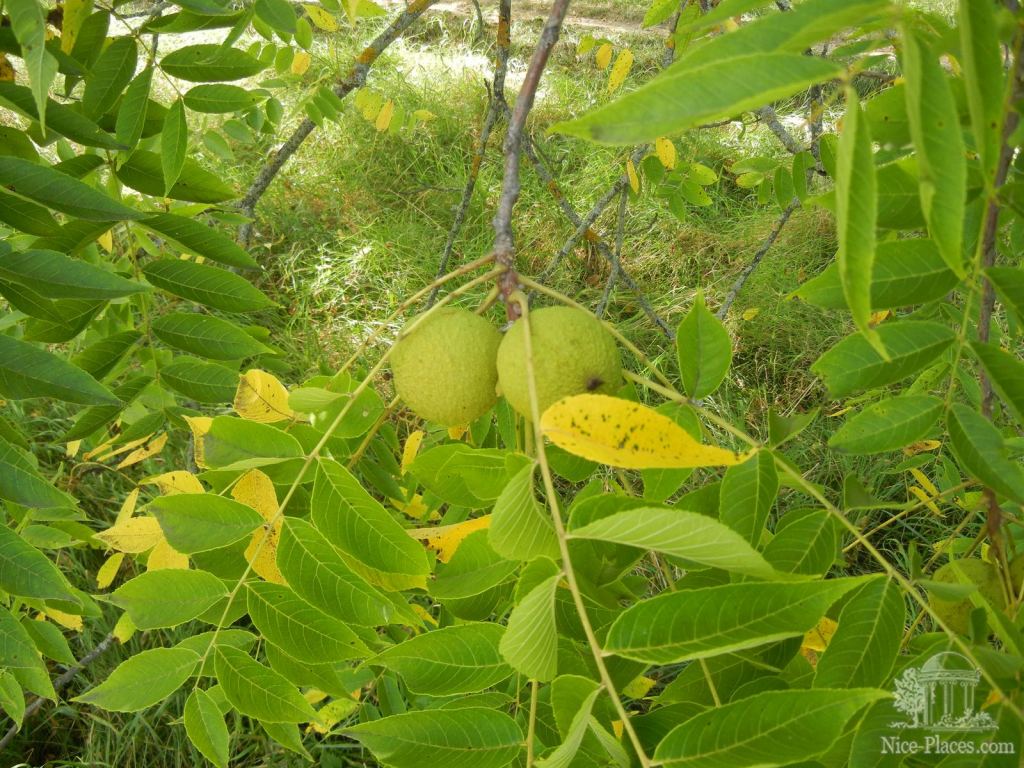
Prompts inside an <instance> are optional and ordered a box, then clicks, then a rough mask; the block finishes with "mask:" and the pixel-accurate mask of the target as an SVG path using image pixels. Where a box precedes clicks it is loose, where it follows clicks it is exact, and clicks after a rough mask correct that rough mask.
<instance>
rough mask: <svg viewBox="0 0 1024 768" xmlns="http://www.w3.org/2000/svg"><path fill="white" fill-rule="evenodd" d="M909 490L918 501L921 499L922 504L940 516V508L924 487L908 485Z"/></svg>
mask: <svg viewBox="0 0 1024 768" xmlns="http://www.w3.org/2000/svg"><path fill="white" fill-rule="evenodd" d="M910 492H911V493H912V494H914V496H916V497H917V498H918V500H919V501H923V502H924V505H925V506H926V507H928V509H929V510H930V511H931V512H932V513H933V514H936V515H938V516H939V517H942V510H941V509H939V507H938V505H937V504H936V503H935V501H934V500H933V497H932V496H929V495H928V492H927V491H925V489H924V488H921V487H920V486H917V485H912V486H910Z"/></svg>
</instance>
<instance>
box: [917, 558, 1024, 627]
mask: <svg viewBox="0 0 1024 768" xmlns="http://www.w3.org/2000/svg"><path fill="white" fill-rule="evenodd" d="M957 569H959V570H960V572H961V573H963V575H964V577H965V578H966V579H967V580H968V581H970V582H971V583H972V584H974V585H975V586H976V587H977V588H978V592H979V593H981V595H982V597H984V598H985V599H986V600H987V601H988V602H989V604H990V605H992V607H994V608H996V609H997V610H1002V609H1003V608H1005V607H1006V598H1005V597H1004V596H1003V588H1002V585H1001V584H1000V583H999V572H998V571H997V570H996V567H995V566H994V565H992V563H989V562H987V561H985V560H980V559H978V558H975V557H969V558H964V559H962V560H957V561H956V562H955V563H954V562H949V563H946V564H945V565H943V566H942V567H941V568H939V569H938V570H936V571H935V573H934V574H932V581H938V582H941V583H943V584H959V583H961V582H960V578H959V576H958V574H957ZM1022 581H1024V553H1022V554H1019V555H1017V556H1016V557H1015V558H1014V559H1013V560H1012V561H1011V562H1010V582H1011V583H1012V584H1013V588H1014V589H1015V590H1020V587H1021V582H1022ZM928 602H929V604H930V605H931V607H932V609H933V610H934V611H935V613H936V614H937V615H938V617H939V618H940V619H942V620H943V621H944V622H946V624H947V625H948V626H949V628H950V629H952V630H953V631H954V632H958V633H960V634H961V635H966V634H967V631H968V629H970V621H971V611H973V610H974V603H973V602H972V601H971V598H970V597H965V598H963V599H962V600H945V599H943V598H941V597H939V596H938V595H936V594H934V593H930V594H929V595H928Z"/></svg>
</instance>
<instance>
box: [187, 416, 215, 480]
mask: <svg viewBox="0 0 1024 768" xmlns="http://www.w3.org/2000/svg"><path fill="white" fill-rule="evenodd" d="M182 418H184V419H185V423H187V424H188V428H189V429H190V430H191V431H192V456H193V458H194V459H195V462H196V466H197V467H199V468H200V469H206V454H205V453H204V451H203V436H204V435H206V433H207V432H209V431H210V425H211V424H213V419H212V418H210V417H209V416H183V417H182Z"/></svg>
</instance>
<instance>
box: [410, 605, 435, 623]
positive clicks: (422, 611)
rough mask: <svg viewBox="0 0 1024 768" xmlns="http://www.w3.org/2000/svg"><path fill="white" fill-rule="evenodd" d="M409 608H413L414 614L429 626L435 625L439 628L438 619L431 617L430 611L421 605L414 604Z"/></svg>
mask: <svg viewBox="0 0 1024 768" xmlns="http://www.w3.org/2000/svg"><path fill="white" fill-rule="evenodd" d="M409 607H410V608H412V612H413V613H415V614H416V615H417V616H419V617H420V618H421V619H423V620H424V621H425V622H427V623H428V624H433V625H434V626H435V627H436V626H437V619H435V618H434V617H433V615H431V613H430V611H428V610H427V609H426V608H424V607H423V606H422V605H420V604H419V603H412V604H411V605H410V606H409Z"/></svg>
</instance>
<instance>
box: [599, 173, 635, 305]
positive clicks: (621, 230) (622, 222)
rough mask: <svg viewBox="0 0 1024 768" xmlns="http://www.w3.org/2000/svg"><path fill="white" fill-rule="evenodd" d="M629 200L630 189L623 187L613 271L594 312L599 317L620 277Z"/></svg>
mask: <svg viewBox="0 0 1024 768" xmlns="http://www.w3.org/2000/svg"><path fill="white" fill-rule="evenodd" d="M628 202H629V190H628V189H627V188H625V187H623V189H622V192H621V193H620V195H619V215H618V223H617V225H616V231H615V251H614V252H613V259H612V271H611V274H609V275H608V283H607V284H606V285H605V287H604V295H603V296H602V297H601V301H599V302H598V304H597V309H596V310H595V312H594V314H596V315H597V316H598V317H602V316H604V311H605V309H606V308H607V307H608V302H609V301H610V300H611V297H612V291H614V290H615V282H616V281H617V280H618V279H619V270H620V269H621V265H622V244H623V242H624V241H625V238H626V206H627V204H628Z"/></svg>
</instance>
